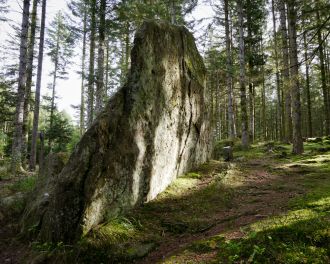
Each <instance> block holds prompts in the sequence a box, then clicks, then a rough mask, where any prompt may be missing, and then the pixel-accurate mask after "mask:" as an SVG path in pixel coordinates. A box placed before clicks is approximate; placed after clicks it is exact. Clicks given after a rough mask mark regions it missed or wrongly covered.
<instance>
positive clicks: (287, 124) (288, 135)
mask: <svg viewBox="0 0 330 264" xmlns="http://www.w3.org/2000/svg"><path fill="white" fill-rule="evenodd" d="M284 1H285V0H279V2H278V4H279V11H280V24H281V34H282V56H283V68H282V76H283V95H284V119H285V120H284V135H283V137H284V139H285V142H287V143H288V142H291V141H292V115H291V91H290V86H289V82H290V72H289V51H288V47H289V45H288V34H287V28H286V12H285V3H284Z"/></svg>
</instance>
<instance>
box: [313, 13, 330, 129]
mask: <svg viewBox="0 0 330 264" xmlns="http://www.w3.org/2000/svg"><path fill="white" fill-rule="evenodd" d="M316 16H317V22H318V25H319V26H320V24H321V22H320V13H319V11H317V12H316ZM317 40H318V45H319V59H320V71H321V84H322V93H323V109H324V119H325V133H326V135H330V113H329V111H330V109H329V101H328V96H329V95H328V87H327V81H326V74H325V63H324V48H323V41H322V32H321V29H319V30H318V31H317Z"/></svg>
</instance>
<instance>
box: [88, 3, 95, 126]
mask: <svg viewBox="0 0 330 264" xmlns="http://www.w3.org/2000/svg"><path fill="white" fill-rule="evenodd" d="M95 13H96V0H91V1H90V16H91V24H90V30H91V34H90V50H89V75H88V99H87V103H88V109H87V126H88V127H90V126H91V124H92V122H93V119H94V60H95V31H96V17H95Z"/></svg>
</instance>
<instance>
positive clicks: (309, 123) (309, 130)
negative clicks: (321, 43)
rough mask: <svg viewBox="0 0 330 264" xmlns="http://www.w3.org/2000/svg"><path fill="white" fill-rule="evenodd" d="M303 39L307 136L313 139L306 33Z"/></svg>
mask: <svg viewBox="0 0 330 264" xmlns="http://www.w3.org/2000/svg"><path fill="white" fill-rule="evenodd" d="M304 25H305V22H304ZM303 37H304V57H305V74H306V86H305V89H306V100H307V135H308V137H312V136H313V125H312V107H311V94H310V80H309V62H308V46H307V39H306V32H304V34H303Z"/></svg>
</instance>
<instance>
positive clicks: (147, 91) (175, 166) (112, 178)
mask: <svg viewBox="0 0 330 264" xmlns="http://www.w3.org/2000/svg"><path fill="white" fill-rule="evenodd" d="M131 58H132V65H131V70H130V73H129V75H128V78H127V83H126V84H125V85H124V86H123V88H122V89H120V91H118V92H117V93H116V94H115V95H114V96H113V97H112V98H111V99H110V101H109V103H108V104H107V106H106V107H105V109H104V110H103V112H102V113H100V115H99V116H98V117H97V118H96V120H95V122H94V123H93V124H92V126H91V127H90V128H89V129H88V131H87V132H86V133H85V135H84V136H83V138H82V139H81V141H80V142H79V143H78V145H77V147H76V149H75V150H74V152H73V154H72V155H71V157H70V159H69V161H68V163H67V165H66V166H65V167H64V169H63V170H62V171H61V173H60V174H59V175H58V176H57V177H56V182H52V184H51V185H50V186H48V187H47V188H48V191H47V193H48V194H49V199H48V203H47V205H46V206H44V207H43V211H42V212H41V211H40V210H39V208H38V207H36V206H31V205H33V203H31V204H30V205H29V206H28V207H27V210H26V212H29V214H26V215H25V217H24V220H23V222H24V223H25V226H26V227H27V224H29V223H31V221H30V218H31V216H32V215H37V216H38V217H39V218H40V219H39V220H38V221H37V223H38V224H37V225H36V229H37V233H38V236H39V238H40V239H42V240H46V241H72V240H75V239H77V238H79V237H80V236H81V235H82V234H85V233H87V232H88V231H89V230H90V229H91V228H92V227H94V226H95V225H97V224H99V223H100V222H102V221H104V220H106V219H109V218H111V217H114V216H116V215H118V214H119V213H121V212H123V211H126V210H128V209H130V208H132V207H134V206H136V205H139V204H141V203H143V202H145V201H149V200H152V199H154V198H155V197H156V196H157V195H158V194H159V193H160V192H162V191H163V190H165V188H166V187H167V186H168V185H169V184H170V183H171V182H172V181H173V180H174V179H175V178H176V177H177V176H178V175H181V174H183V173H185V172H186V171H188V170H189V169H191V168H193V167H195V166H197V165H199V164H201V163H204V162H205V161H206V160H207V159H208V158H209V154H210V149H211V147H210V146H209V142H210V140H209V138H210V131H211V129H210V125H209V102H208V97H207V95H208V92H207V91H206V89H205V86H204V82H205V67H204V64H203V60H202V58H201V56H200V55H199V53H198V51H197V48H196V45H195V42H194V38H193V36H192V34H191V33H189V32H188V30H187V29H186V28H184V27H177V26H173V25H170V24H167V23H165V22H160V21H158V22H155V21H147V22H145V23H144V24H143V26H142V27H141V29H140V30H139V31H138V32H137V34H136V37H135V40H134V48H133V50H132V56H131ZM43 192H45V190H44V189H43ZM25 229H26V228H25Z"/></svg>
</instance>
